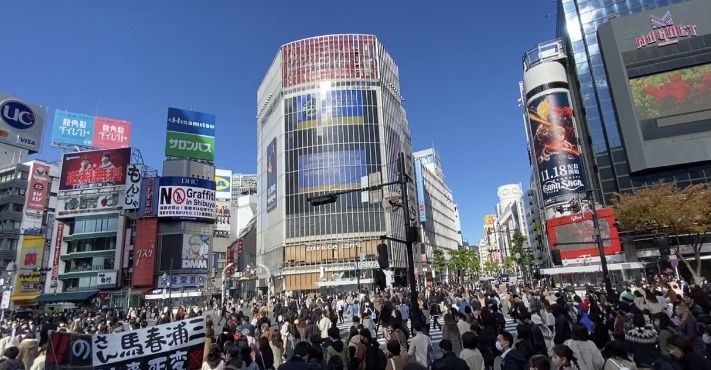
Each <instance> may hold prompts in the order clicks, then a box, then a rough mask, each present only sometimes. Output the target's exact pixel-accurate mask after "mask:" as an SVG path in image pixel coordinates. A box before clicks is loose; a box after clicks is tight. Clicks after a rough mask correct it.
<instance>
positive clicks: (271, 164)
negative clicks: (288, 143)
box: [267, 138, 277, 213]
mask: <svg viewBox="0 0 711 370" xmlns="http://www.w3.org/2000/svg"><path fill="white" fill-rule="evenodd" d="M276 149H277V148H276V138H274V139H272V142H271V143H269V145H267V213H268V212H271V211H273V210H274V209H275V208H276V207H277V156H276Z"/></svg>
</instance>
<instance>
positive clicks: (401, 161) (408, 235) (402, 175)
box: [397, 152, 420, 318]
mask: <svg viewBox="0 0 711 370" xmlns="http://www.w3.org/2000/svg"><path fill="white" fill-rule="evenodd" d="M397 161H398V172H399V178H398V182H399V183H400V192H401V193H402V197H401V198H400V199H402V211H403V217H404V218H405V250H406V252H405V254H406V255H407V275H408V281H409V284H410V302H411V303H412V307H411V308H410V309H411V310H415V311H419V309H420V307H419V306H418V305H417V298H418V297H419V294H418V293H417V280H416V279H415V256H414V251H413V244H414V242H415V241H414V238H413V236H414V231H415V230H413V228H412V226H411V225H410V203H409V199H408V194H407V183H408V181H409V179H408V178H407V172H406V171H405V169H406V168H405V153H402V152H401V153H400V154H399V155H398V158H397ZM415 317H418V318H419V315H418V316H415Z"/></svg>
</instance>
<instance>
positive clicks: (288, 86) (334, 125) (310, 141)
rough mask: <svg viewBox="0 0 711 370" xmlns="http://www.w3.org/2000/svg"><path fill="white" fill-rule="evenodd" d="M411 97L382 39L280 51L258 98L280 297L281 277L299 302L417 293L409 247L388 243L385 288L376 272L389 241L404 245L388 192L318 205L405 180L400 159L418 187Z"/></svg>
mask: <svg viewBox="0 0 711 370" xmlns="http://www.w3.org/2000/svg"><path fill="white" fill-rule="evenodd" d="M399 85H400V84H399V75H398V69H397V65H396V64H395V62H394V61H393V59H392V58H391V57H390V55H389V54H388V53H387V51H386V50H385V48H384V47H383V45H382V44H381V42H380V41H379V40H378V39H377V38H376V37H375V36H372V35H354V34H348V35H327V36H318V37H312V38H308V39H304V40H299V41H294V42H291V43H288V44H286V45H283V46H282V47H281V48H280V49H279V51H278V52H277V55H276V57H275V59H274V62H273V63H272V65H271V66H270V67H269V69H268V71H267V73H266V76H265V77H264V80H263V81H262V83H261V85H260V87H259V90H258V92H257V103H258V105H257V111H258V113H257V130H258V140H259V141H258V150H259V152H258V170H257V173H258V181H257V183H258V189H259V190H258V191H257V194H258V196H259V207H258V208H259V209H260V212H259V213H258V215H257V246H258V250H257V262H258V265H259V264H261V265H264V266H265V267H266V269H265V270H267V272H266V274H265V275H267V276H266V277H267V278H268V279H267V280H268V281H267V282H262V283H261V284H265V285H268V286H269V287H273V283H274V281H275V279H276V278H275V277H277V276H278V277H279V280H281V281H283V284H281V286H283V287H284V289H285V290H287V291H309V290H316V289H326V290H329V289H341V288H344V289H349V290H352V289H354V288H355V285H356V284H358V283H359V282H360V284H362V285H367V286H371V287H372V285H373V284H375V283H376V282H377V283H378V284H380V285H381V286H384V285H385V283H381V282H383V280H385V281H387V283H393V284H395V285H404V284H405V280H406V279H405V271H406V269H405V267H406V259H405V254H404V251H405V247H404V246H402V245H396V244H395V243H396V242H392V241H388V244H389V247H390V248H389V253H390V261H391V262H390V264H391V269H390V270H387V272H386V273H385V274H384V275H385V276H383V274H381V273H380V269H379V268H378V264H377V261H376V246H377V245H378V244H380V242H381V241H380V237H381V236H383V235H388V236H391V237H394V238H399V239H401V240H402V239H404V225H405V221H404V219H403V212H402V210H397V211H395V212H391V211H385V210H384V209H383V206H382V194H381V195H380V196H376V194H374V193H376V192H371V194H360V193H359V192H357V191H356V192H354V193H344V194H341V195H339V196H338V199H337V201H336V202H335V203H332V204H325V205H320V206H313V205H311V204H310V202H309V201H308V199H309V197H312V196H314V195H322V194H324V193H327V192H333V191H338V192H344V191H349V190H357V189H359V188H361V187H362V186H363V185H379V184H383V183H386V182H391V181H395V180H397V178H398V166H397V163H398V156H399V155H400V153H404V154H405V162H406V163H405V170H406V171H407V172H408V173H409V175H410V176H412V173H411V172H412V170H413V169H414V165H413V163H412V157H411V153H412V149H411V140H410V131H409V127H408V123H407V119H406V117H405V111H404V109H403V107H402V100H403V98H402V95H401V94H400V87H399ZM409 185H410V186H409V191H408V193H409V194H408V195H409V196H408V199H409V201H410V204H411V205H413V206H414V204H415V189H414V184H413V183H410V184H409ZM396 192H397V193H400V189H399V187H398V186H389V187H387V188H386V189H385V191H384V192H381V193H385V196H386V197H393V196H395V193H396ZM412 208H414V209H411V214H412V215H413V217H414V215H416V208H415V207H412ZM413 221H414V220H413ZM277 288H280V286H277Z"/></svg>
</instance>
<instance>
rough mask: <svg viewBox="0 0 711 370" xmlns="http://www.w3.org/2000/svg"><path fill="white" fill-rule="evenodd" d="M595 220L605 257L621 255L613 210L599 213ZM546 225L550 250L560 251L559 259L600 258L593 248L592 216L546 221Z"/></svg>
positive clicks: (589, 214) (595, 247)
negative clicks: (597, 222) (598, 225)
mask: <svg viewBox="0 0 711 370" xmlns="http://www.w3.org/2000/svg"><path fill="white" fill-rule="evenodd" d="M597 216H598V221H599V224H600V238H602V241H603V245H604V247H605V255H606V256H608V257H609V256H612V255H614V254H619V253H622V245H621V244H620V239H619V235H618V230H617V227H616V226H615V215H614V213H613V211H612V209H611V208H602V209H598V210H597ZM546 224H547V225H548V227H547V229H548V240H549V242H550V245H551V249H558V250H560V255H561V258H563V259H575V258H578V257H581V256H592V257H596V256H600V253H599V251H598V248H597V244H595V229H594V227H593V221H592V213H591V212H585V213H583V214H574V215H570V216H565V217H558V218H554V219H550V220H548V221H546Z"/></svg>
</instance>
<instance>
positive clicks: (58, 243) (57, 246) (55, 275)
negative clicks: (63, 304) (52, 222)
mask: <svg viewBox="0 0 711 370" xmlns="http://www.w3.org/2000/svg"><path fill="white" fill-rule="evenodd" d="M63 240H64V224H63V223H61V222H58V223H57V235H56V236H55V238H54V254H52V277H51V279H50V280H51V282H52V284H51V286H52V287H56V286H57V282H58V281H59V257H60V255H61V254H62V241H63Z"/></svg>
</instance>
